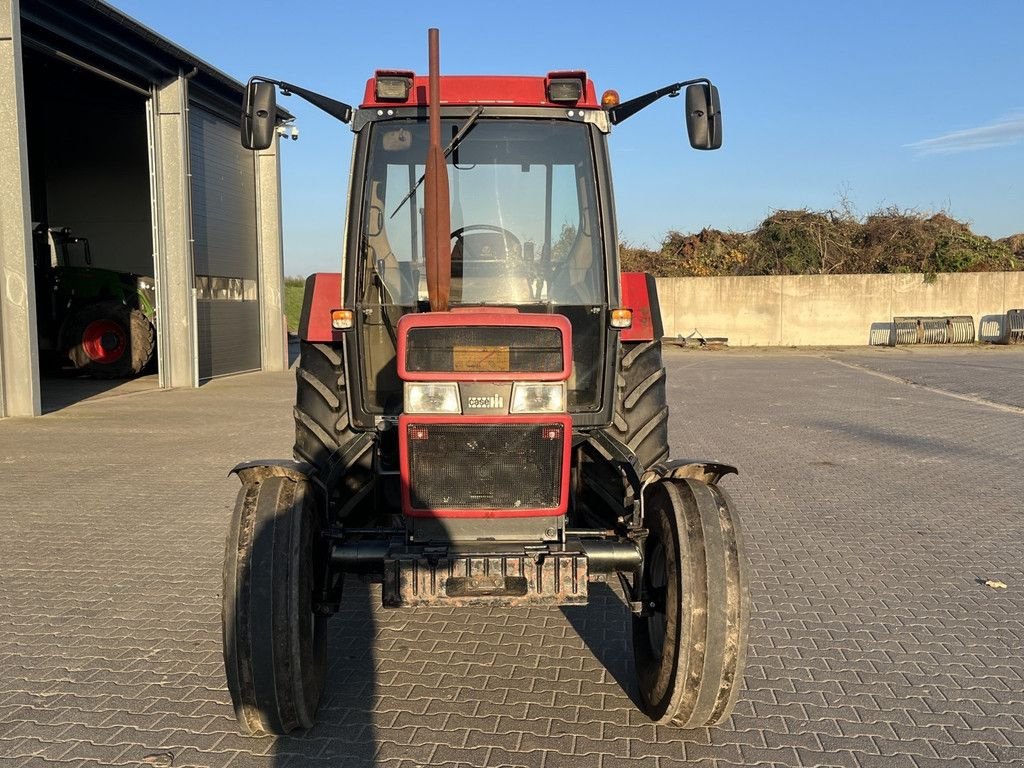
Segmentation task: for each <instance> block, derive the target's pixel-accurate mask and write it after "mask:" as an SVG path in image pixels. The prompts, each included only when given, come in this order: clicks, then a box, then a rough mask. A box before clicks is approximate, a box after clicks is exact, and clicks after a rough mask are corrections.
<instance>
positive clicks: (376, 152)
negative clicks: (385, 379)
mask: <svg viewBox="0 0 1024 768" xmlns="http://www.w3.org/2000/svg"><path fill="white" fill-rule="evenodd" d="M463 122H464V120H463V121H454V120H444V121H442V128H441V131H442V134H441V135H442V141H444V142H447V140H449V139H450V138H451V137H452V136H453V135H454V134H455V133H456V132H457V131H458V130H459V127H460V125H461V124H462V123H463ZM372 130H373V134H372V136H371V139H370V150H369V159H368V169H367V179H366V186H365V188H364V211H365V212H366V213H365V215H364V221H363V229H362V232H363V248H364V249H365V250H364V253H365V257H366V261H365V271H364V273H363V278H364V279H363V288H364V291H365V290H366V289H367V288H370V286H371V285H373V284H376V285H377V288H378V289H379V290H380V291H381V292H382V293H383V295H382V296H380V297H378V298H377V300H378V301H379V302H380V303H382V304H390V305H397V306H414V305H416V304H417V302H421V301H425V300H426V299H427V285H426V271H425V269H424V262H423V240H424V238H423V188H422V187H419V188H418V189H416V188H415V187H416V184H417V181H418V180H419V179H420V177H421V176H422V175H423V171H424V160H425V158H426V154H427V133H428V130H427V124H426V122H422V121H414V120H408V121H400V120H393V121H388V122H383V123H379V124H377V125H375V126H373V127H372ZM448 174H449V190H450V195H451V217H452V233H451V235H452V238H451V244H452V286H451V302H452V303H453V304H455V305H459V304H463V305H465V304H517V305H522V304H573V305H591V304H602V303H603V301H604V285H605V281H604V273H603V258H602V255H601V243H600V239H599V238H598V237H595V236H594V232H595V231H596V227H597V226H598V221H597V200H596V186H595V183H594V161H593V154H592V152H591V147H590V135H589V128H588V126H586V125H584V124H581V123H569V122H566V121H555V120H513V119H508V118H505V119H488V118H486V117H484V118H481V119H480V120H479V121H478V122H477V123H476V124H475V125H473V126H472V130H471V131H469V132H468V133H467V134H466V135H465V136H464V137H463V138H462V140H461V141H460V142H459V143H458V145H457V147H456V149H455V150H454V151H453V152H452V153H451V155H449V157H448ZM410 190H413V191H412V193H411V194H410ZM364 296H365V293H364ZM366 298H370V297H368V296H367V297H366Z"/></svg>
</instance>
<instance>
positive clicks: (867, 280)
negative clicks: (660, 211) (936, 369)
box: [658, 272, 1024, 346]
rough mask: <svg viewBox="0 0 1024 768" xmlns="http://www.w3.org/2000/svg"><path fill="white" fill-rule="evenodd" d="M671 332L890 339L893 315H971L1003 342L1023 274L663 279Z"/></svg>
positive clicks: (782, 340)
mask: <svg viewBox="0 0 1024 768" xmlns="http://www.w3.org/2000/svg"><path fill="white" fill-rule="evenodd" d="M658 295H659V297H660V299H661V313H662V320H663V321H664V323H665V335H666V336H676V335H680V334H681V335H683V336H687V335H689V334H690V333H692V332H693V331H694V329H696V330H698V331H700V333H701V335H703V336H705V337H707V336H726V337H728V339H729V344H731V345H733V346H780V345H781V346H817V345H862V344H869V343H872V341H874V342H875V343H879V342H881V343H885V341H887V340H888V338H889V327H890V324H891V322H892V318H893V317H899V316H902V315H971V316H972V317H974V321H975V323H976V324H977V327H978V338H979V339H981V340H983V341H994V340H998V339H999V338H1000V337H1001V336H1002V334H1003V333H1004V331H1005V329H1004V327H1003V326H1004V321H1005V315H1006V311H1007V310H1008V309H1015V308H1018V307H1024V272H973V273H966V274H956V275H937V276H936V278H935V280H934V281H932V282H925V279H924V275H798V276H786V277H681V278H659V279H658Z"/></svg>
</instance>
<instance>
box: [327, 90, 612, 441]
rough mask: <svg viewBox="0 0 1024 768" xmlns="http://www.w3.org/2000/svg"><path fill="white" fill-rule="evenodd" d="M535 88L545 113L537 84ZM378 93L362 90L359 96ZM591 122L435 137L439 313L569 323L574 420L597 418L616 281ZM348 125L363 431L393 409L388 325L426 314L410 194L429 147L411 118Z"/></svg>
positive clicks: (559, 112) (470, 117) (578, 114)
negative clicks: (442, 275) (443, 302)
mask: <svg viewBox="0 0 1024 768" xmlns="http://www.w3.org/2000/svg"><path fill="white" fill-rule="evenodd" d="M524 79H525V78H524ZM448 80H459V79H457V78H442V81H441V89H442V94H444V92H445V88H446V86H448V84H449V83H448ZM471 80H472V82H470V83H459V85H461V87H462V88H463V92H464V94H465V95H464V100H467V101H468V100H470V99H477V100H479V101H481V102H483V101H487V100H488V99H487V97H488V96H493V95H494V91H495V89H497V88H498V83H493V82H488V79H487V78H472V79H471ZM491 80H498V78H492V79H491ZM535 80H536V82H535V83H534V84H535V85H536V92H537V95H536V98H535V100H536V101H537V102H541V101H542V100H543V93H544V91H543V79H542V78H536V79H535ZM471 87H475V88H476V89H477V90H476V91H475V92H474V91H472V90H470V88H471ZM591 87H592V86H591ZM377 88H378V85H377V81H376V80H371V82H370V84H369V86H368V89H367V90H368V93H371V94H372V93H375V92H376V90H377ZM411 90H412V92H415V89H411ZM403 113H404V114H403ZM417 113H418V114H417ZM570 113H571V114H572V117H569V116H568V115H569V114H570ZM588 113H589V114H590V115H591V116H592V119H591V120H589V121H588V120H586V119H585V115H587V114H588ZM595 118H597V119H595ZM600 118H605V115H604V113H603V112H602V111H601V110H600V109H599V108H598V107H596V105H592V108H591V109H590V110H588V111H585V110H583V109H573V110H566V109H563V108H561V107H557V106H555V105H548V106H537V105H535V104H534V105H523V106H519V107H515V106H511V107H510V106H503V107H492V106H483V105H481V104H477V105H475V106H472V105H468V104H467V105H453V106H450V107H446V106H443V107H442V110H441V135H442V137H443V139H444V140H445V142H446V143H447V144H450V145H451V147H452V148H451V151H450V152H449V153H448V154H447V157H446V166H447V172H448V178H449V200H450V212H451V213H450V222H451V223H450V243H449V249H450V293H449V300H448V304H449V309H451V310H459V311H464V310H467V309H469V308H473V307H488V308H496V307H505V308H514V309H516V310H518V311H519V312H521V313H527V314H546V315H562V316H565V317H566V318H568V319H569V321H570V323H571V325H572V357H573V361H574V362H573V367H572V371H571V375H570V377H569V381H568V385H567V386H568V404H569V410H570V411H573V412H578V413H588V412H589V413H594V412H597V411H599V410H600V409H601V407H602V405H603V404H604V403H603V399H602V394H603V386H602V385H603V381H604V374H605V371H604V370H603V369H602V366H601V362H602V361H604V360H606V359H607V358H608V354H607V353H606V345H608V343H609V342H610V341H611V340H612V339H611V338H610V336H609V333H608V328H607V326H608V323H609V310H610V307H611V306H612V305H613V303H614V302H615V301H616V300H617V295H618V285H617V281H615V282H612V283H610V282H609V279H608V276H609V275H615V276H617V275H618V269H617V262H616V253H615V238H614V235H613V234H612V233H614V231H615V227H614V219H613V214H612V212H611V211H610V209H608V208H607V207H605V206H607V201H608V200H610V190H608V189H607V187H606V188H605V190H604V191H603V193H601V192H599V179H603V180H605V185H607V181H606V180H607V179H608V172H607V157H606V150H605V143H604V132H602V127H603V128H604V130H605V132H606V130H607V120H606V119H604V120H600ZM598 123H601V125H599V124H598ZM356 124H357V125H359V128H358V130H357V134H358V138H357V154H358V157H359V160H358V161H357V162H359V163H360V168H361V169H362V173H361V174H358V175H357V178H359V182H358V186H359V187H360V189H359V190H358V193H359V198H358V201H357V204H355V205H353V212H352V217H353V218H352V219H351V221H352V224H350V226H352V227H353V229H355V230H356V232H355V233H354V236H353V237H350V239H349V248H350V250H349V254H350V258H349V272H348V275H347V278H348V285H349V286H350V289H351V292H350V293H349V295H348V296H347V297H346V298H347V299H348V302H347V303H348V304H349V306H353V307H354V309H355V317H356V328H355V331H356V333H355V334H354V335H355V336H356V338H355V339H354V341H355V347H356V354H354V355H353V364H358V365H360V367H362V368H363V371H362V376H361V384H362V391H361V393H360V395H361V397H360V400H361V405H362V409H363V410H362V413H361V414H360V415H361V418H362V419H363V420H365V423H372V419H373V418H374V417H375V416H379V415H380V414H389V413H397V412H399V410H400V409H401V405H402V397H401V396H402V382H401V381H400V380H399V379H398V377H397V375H396V367H395V362H394V361H395V355H396V351H397V337H396V332H395V331H396V328H397V325H398V320H399V319H400V318H401V317H402V316H404V315H406V314H410V313H417V312H423V311H427V310H429V309H430V297H429V291H428V284H427V270H426V254H425V243H426V240H427V238H426V233H425V211H424V190H423V186H422V184H421V183H420V181H421V179H422V177H423V174H424V169H425V165H426V157H427V149H428V145H429V138H428V125H427V121H426V119H425V117H424V116H423V114H422V110H421V109H418V108H416V107H413V108H412V109H409V108H406V109H404V110H402V109H397V108H396V107H395V106H394V105H392V106H391V107H389V108H388V109H387V110H381V109H379V108H377V104H375V103H373V102H370V103H369V104H368V105H367V106H365V107H364V108H363V109H362V110H360V112H358V113H357V114H356ZM354 192H355V190H354ZM353 257H354V258H353Z"/></svg>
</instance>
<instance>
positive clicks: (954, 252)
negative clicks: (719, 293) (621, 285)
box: [619, 208, 1024, 277]
mask: <svg viewBox="0 0 1024 768" xmlns="http://www.w3.org/2000/svg"><path fill="white" fill-rule="evenodd" d="M619 253H620V258H621V260H622V269H623V271H638V272H650V273H652V274H654V275H657V276H659V277H708V276H713V275H822V274H853V273H894V272H902V273H907V272H923V273H925V274H926V275H934V274H936V273H939V272H998V271H1012V270H1018V269H1022V268H1024V234H1019V235H1011V236H1010V237H1005V238H1003V239H1001V240H992V239H991V238H989V237H985V236H984V235H976V234H974V232H972V231H971V228H970V226H968V225H967V224H965V223H963V222H960V221H957V220H956V219H954V218H952V217H951V216H948V215H946V214H945V213H929V214H925V213H920V212H918V211H904V210H900V209H897V208H887V209H884V210H880V211H878V212H876V213H873V214H871V215H869V216H867V217H863V218H861V217H858V216H855V215H854V214H852V213H850V212H849V210H845V211H838V212H837V211H808V210H798V211H776V212H775V213H773V214H772V215H771V216H769V217H768V218H767V219H765V220H764V221H763V222H761V225H760V226H759V227H758V228H757V229H755V230H753V231H752V232H722V231H720V230H717V229H703V230H701V231H700V232H697V233H695V234H688V235H684V234H682V233H680V232H669V233H668V234H667V235H666V236H665V239H664V240H663V241H662V243H661V248H660V249H659V250H657V251H655V250H651V249H649V248H637V247H634V246H631V245H629V244H623V245H621V246H620V249H619Z"/></svg>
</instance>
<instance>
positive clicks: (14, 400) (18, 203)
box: [0, 0, 40, 416]
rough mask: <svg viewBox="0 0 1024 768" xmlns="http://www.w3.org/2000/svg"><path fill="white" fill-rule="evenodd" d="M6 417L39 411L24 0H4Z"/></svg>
mask: <svg viewBox="0 0 1024 768" xmlns="http://www.w3.org/2000/svg"><path fill="white" fill-rule="evenodd" d="M0 105H3V106H4V108H3V109H0V416H33V415H36V414H38V413H39V410H40V399H39V365H38V360H37V356H38V351H37V344H36V314H35V309H34V301H33V297H34V296H35V272H34V271H33V268H32V244H31V236H30V233H29V207H30V202H29V184H28V153H27V151H26V148H25V143H24V142H23V141H22V140H21V137H22V136H24V135H25V92H24V85H23V76H22V69H21V28H20V15H19V4H18V0H0Z"/></svg>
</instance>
